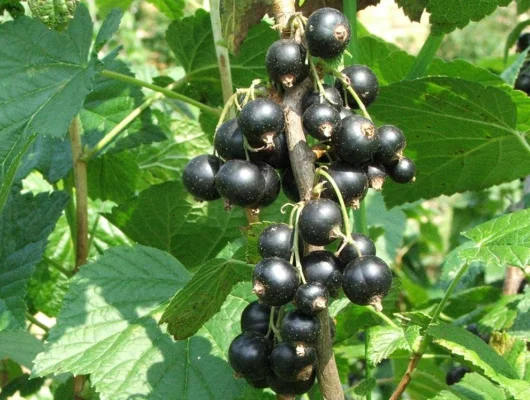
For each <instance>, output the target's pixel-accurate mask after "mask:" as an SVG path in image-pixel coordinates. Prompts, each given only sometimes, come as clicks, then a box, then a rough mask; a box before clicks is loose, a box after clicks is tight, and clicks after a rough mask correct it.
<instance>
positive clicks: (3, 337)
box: [0, 332, 44, 368]
mask: <svg viewBox="0 0 530 400" xmlns="http://www.w3.org/2000/svg"><path fill="white" fill-rule="evenodd" d="M43 348H44V346H43V344H42V342H41V341H40V340H39V339H37V338H36V337H34V336H33V335H31V334H30V333H29V332H0V358H5V357H8V358H10V359H12V360H13V361H15V362H17V363H19V364H22V365H23V366H25V367H26V368H31V367H32V366H33V359H34V358H35V357H36V356H37V354H39V353H40V352H41V351H42V350H43Z"/></svg>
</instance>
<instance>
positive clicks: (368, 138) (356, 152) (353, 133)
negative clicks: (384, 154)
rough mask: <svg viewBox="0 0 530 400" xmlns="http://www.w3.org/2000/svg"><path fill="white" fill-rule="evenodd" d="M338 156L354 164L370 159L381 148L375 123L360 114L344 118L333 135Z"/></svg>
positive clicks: (333, 142)
mask: <svg viewBox="0 0 530 400" xmlns="http://www.w3.org/2000/svg"><path fill="white" fill-rule="evenodd" d="M331 142H332V144H333V149H334V150H335V152H336V153H337V156H338V157H339V158H340V159H341V160H343V161H345V162H347V163H349V164H353V165H362V164H364V163H366V162H368V161H370V160H371V159H372V158H373V156H374V155H375V152H376V151H377V149H378V148H379V137H378V136H377V131H376V129H375V125H374V124H373V123H372V121H370V120H369V119H367V118H364V117H361V116H360V115H354V114H352V115H350V116H348V117H346V118H344V119H343V120H342V127H341V129H340V130H339V131H338V132H336V133H335V134H334V135H333V136H332V137H331Z"/></svg>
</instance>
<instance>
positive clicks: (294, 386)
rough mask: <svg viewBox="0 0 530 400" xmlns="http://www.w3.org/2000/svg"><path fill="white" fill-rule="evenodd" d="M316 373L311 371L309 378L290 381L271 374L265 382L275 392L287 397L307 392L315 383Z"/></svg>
mask: <svg viewBox="0 0 530 400" xmlns="http://www.w3.org/2000/svg"><path fill="white" fill-rule="evenodd" d="M316 376H317V373H316V371H314V372H313V374H312V375H311V377H310V378H309V379H306V380H305V381H295V382H290V381H286V380H284V379H282V378H281V377H279V376H277V375H275V374H272V375H270V376H269V377H268V378H267V383H268V384H269V386H270V388H271V389H272V390H274V392H275V393H277V394H281V395H284V396H288V397H294V396H297V395H301V394H304V393H307V392H309V390H311V388H312V387H313V384H314V383H315V379H316Z"/></svg>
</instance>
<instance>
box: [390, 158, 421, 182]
mask: <svg viewBox="0 0 530 400" xmlns="http://www.w3.org/2000/svg"><path fill="white" fill-rule="evenodd" d="M386 171H387V173H388V176H389V177H390V178H391V179H392V180H393V181H394V182H397V183H410V182H414V180H415V179H416V165H414V161H412V160H411V159H410V158H407V157H403V158H402V159H401V160H399V161H398V162H397V163H395V164H392V165H387V167H386Z"/></svg>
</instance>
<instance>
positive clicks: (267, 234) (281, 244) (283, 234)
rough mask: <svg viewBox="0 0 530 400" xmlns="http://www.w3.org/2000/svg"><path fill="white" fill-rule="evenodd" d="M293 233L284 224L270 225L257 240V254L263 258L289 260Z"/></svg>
mask: <svg viewBox="0 0 530 400" xmlns="http://www.w3.org/2000/svg"><path fill="white" fill-rule="evenodd" d="M293 236H294V232H293V229H292V228H291V227H289V226H288V225H286V224H272V225H270V226H268V227H266V228H265V229H264V230H263V232H261V234H260V235H259V238H258V253H259V254H260V256H261V257H263V258H268V257H280V258H283V259H284V260H287V261H288V260H290V259H291V249H292V247H293Z"/></svg>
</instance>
